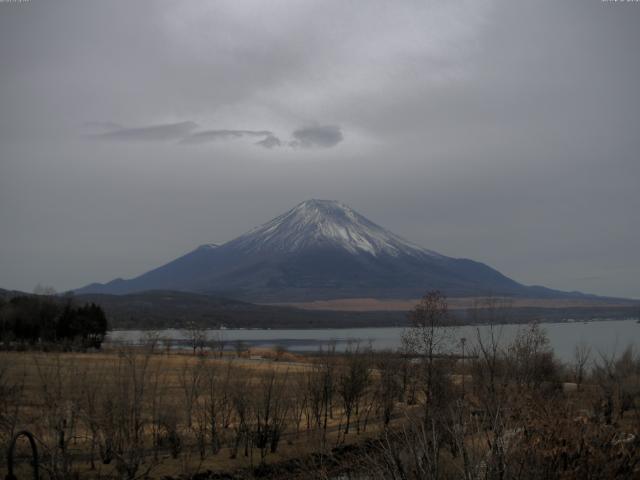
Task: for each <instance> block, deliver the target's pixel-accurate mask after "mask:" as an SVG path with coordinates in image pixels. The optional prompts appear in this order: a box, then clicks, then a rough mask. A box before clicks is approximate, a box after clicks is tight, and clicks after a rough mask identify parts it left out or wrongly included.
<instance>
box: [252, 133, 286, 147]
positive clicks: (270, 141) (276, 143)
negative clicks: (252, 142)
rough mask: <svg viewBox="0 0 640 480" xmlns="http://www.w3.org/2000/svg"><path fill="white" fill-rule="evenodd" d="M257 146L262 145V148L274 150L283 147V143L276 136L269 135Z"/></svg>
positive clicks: (257, 143)
mask: <svg viewBox="0 0 640 480" xmlns="http://www.w3.org/2000/svg"><path fill="white" fill-rule="evenodd" d="M256 145H260V146H261V147H264V148H274V147H281V146H282V142H281V141H280V139H279V138H278V137H276V136H275V135H267V136H266V137H265V138H264V139H262V140H260V141H258V142H256Z"/></svg>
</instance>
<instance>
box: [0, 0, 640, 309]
mask: <svg viewBox="0 0 640 480" xmlns="http://www.w3.org/2000/svg"><path fill="white" fill-rule="evenodd" d="M367 5H370V8H367V9H362V8H361V7H360V6H359V5H358V4H357V3H355V2H344V0H323V2H278V1H276V2H264V1H263V0H244V1H242V2H238V1H236V0H218V1H216V2H207V1H205V0H192V1H190V2H171V1H166V0H138V1H135V2H131V1H127V0H112V1H109V2H87V1H82V0H59V1H56V2H46V1H38V0H33V1H31V2H26V3H21V4H11V3H6V4H2V5H1V7H2V8H1V10H2V12H1V13H0V64H1V65H2V68H0V225H2V228H0V287H9V288H21V289H27V290H29V289H31V288H33V286H34V285H35V284H37V283H38V282H41V283H43V284H51V285H54V286H55V287H57V288H58V289H59V290H64V289H67V288H74V287H77V286H78V285H82V284H86V283H89V282H92V281H96V280H99V281H106V280H110V279H112V278H115V277H118V276H124V277H127V276H133V275H137V274H140V273H141V272H143V271H145V270H147V269H149V268H152V267H155V266H157V265H159V264H160V263H162V262H164V261H167V260H170V259H172V258H175V256H176V255H177V252H186V251H188V250H189V249H190V248H192V247H193V246H194V245H200V244H203V243H212V242H213V243H219V242H223V241H225V240H229V239H231V238H232V237H234V236H236V235H238V234H240V233H242V232H244V231H245V230H248V229H250V228H251V227H253V226H255V225H258V224H260V223H262V222H264V221H266V220H267V219H269V218H271V217H272V216H274V215H277V214H279V213H281V212H282V211H284V210H285V209H287V208H288V207H291V206H292V205H295V204H297V203H298V202H300V201H302V200H304V199H306V198H313V197H316V198H333V199H337V200H341V201H343V202H345V203H347V204H350V205H351V206H353V207H354V208H356V209H357V210H359V211H361V212H362V213H363V214H365V215H367V216H369V217H370V218H371V219H373V220H375V221H377V222H378V223H380V224H381V225H384V226H386V227H389V228H390V229H391V230H393V231H395V232H397V233H399V234H401V235H403V236H405V237H407V238H409V239H410V240H412V241H414V242H416V243H419V244H422V245H424V246H426V247H428V248H431V249H434V250H437V251H441V252H442V253H444V254H447V255H452V256H456V257H459V256H464V257H469V258H473V259H476V260H480V261H485V262H487V263H489V264H490V265H492V266H494V267H496V268H498V269H499V270H501V271H503V272H504V273H505V274H508V275H510V276H512V277H513V278H515V279H517V280H520V281H522V282H525V283H531V284H543V285H546V286H549V287H554V288H561V289H566V290H574V289H584V290H586V291H591V292H594V293H600V294H609V295H620V296H637V297H640V286H639V284H638V281H637V279H638V278H640V255H638V250H637V248H638V247H637V246H638V245H640V223H639V222H637V221H636V218H637V216H638V215H637V212H638V211H640V195H638V185H639V184H640V162H639V161H638V152H640V136H639V135H638V112H640V95H638V85H640V56H639V55H638V54H637V45H638V43H640V29H638V24H640V6H639V5H638V4H636V3H633V2H616V3H612V2H600V1H598V0H592V1H584V0H565V1H562V2H558V1H557V0H536V1H526V2H514V1H512V0H457V1H456V2H449V1H446V0H433V1H429V2H424V1H414V0H409V1H405V2H388V1H385V0H370V2H368V4H367ZM87 119H110V120H114V121H117V122H118V123H122V126H120V125H95V124H94V125H88V126H86V128H84V129H83V130H82V134H85V133H86V134H89V133H92V134H98V135H101V134H107V135H106V136H105V141H93V142H87V141H84V140H83V139H84V138H85V137H84V136H83V135H81V134H79V128H78V126H79V125H83V124H84V122H85V121H86V120H87ZM181 119H186V120H191V121H193V122H197V123H198V124H199V125H201V126H200V127H199V128H191V129H189V130H188V131H183V130H181V129H180V128H175V127H174V128H168V129H165V131H163V129H162V128H161V129H160V130H154V129H153V128H152V129H151V131H145V130H144V129H145V128H149V127H154V126H156V127H158V126H160V127H162V126H163V125H164V126H165V127H166V125H167V124H168V123H170V122H179V121H180V120H181ZM316 122H319V124H320V125H326V124H335V125H338V126H340V127H341V128H340V129H339V130H340V132H341V133H342V134H344V137H345V141H342V142H337V140H338V138H339V136H338V135H337V134H336V131H335V130H334V131H333V134H330V135H328V136H327V135H326V132H321V133H320V135H318V134H317V132H313V133H311V135H308V134H305V133H304V132H305V131H307V130H308V128H302V127H308V126H309V125H315V124H316ZM132 126H138V127H140V128H141V129H142V131H139V130H138V131H136V129H133V128H132ZM145 126H146V127H145ZM235 126H240V127H248V128H251V131H254V130H255V131H263V130H264V131H265V132H267V131H269V132H273V137H270V136H269V135H265V136H264V137H259V136H248V135H247V136H243V137H240V139H239V140H233V139H234V138H238V137H236V136H234V135H231V136H230V137H229V138H230V140H223V141H214V140H212V141H211V143H207V144H205V145H203V146H205V147H206V148H187V147H185V146H184V145H180V142H181V140H183V139H184V138H186V137H191V136H192V135H195V134H196V133H198V132H203V131H207V130H214V129H215V130H220V129H222V128H224V129H229V130H237V129H236V128H234V127H235ZM347 126H348V127H347ZM347 128H348V130H347ZM130 130H133V131H132V132H131V131H130ZM166 130H168V132H167V131H166ZM128 131H129V132H128ZM294 131H301V132H302V133H301V134H300V133H299V134H298V136H300V135H301V138H297V137H296V136H294V135H293V134H291V132H294ZM117 132H119V133H117ZM127 132H128V133H127ZM330 133H331V132H330ZM109 137H114V138H109ZM213 137H216V135H213ZM218 137H219V135H218ZM132 138H135V139H142V140H146V141H142V140H141V141H138V142H133V141H116V140H127V139H132ZM347 138H348V140H349V141H348V142H347V141H346V139H347ZM154 139H156V140H157V141H154ZM160 140H165V141H160ZM336 142H337V143H336ZM256 143H257V145H256ZM290 143H293V144H294V145H297V148H292V146H291V145H290ZM303 143H304V144H305V145H315V146H316V148H309V149H303V148H302V144H303ZM328 145H334V148H321V146H328ZM336 146H337V147H339V148H337V147H336ZM269 148H271V150H269ZM303 155H304V156H308V157H309V158H310V159H312V160H313V161H300V158H301V157H302V156H303ZM177 159H179V160H180V161H176V160H177ZM283 179H286V181H283ZM617 266H622V267H624V268H622V269H620V270H616V271H615V274H614V273H606V272H611V269H612V268H613V267H617ZM601 272H605V273H602V274H601ZM592 274H593V275H599V276H600V277H601V278H600V279H593V280H576V279H577V278H579V277H585V276H586V275H592Z"/></svg>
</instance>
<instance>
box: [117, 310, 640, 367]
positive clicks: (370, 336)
mask: <svg viewBox="0 0 640 480" xmlns="http://www.w3.org/2000/svg"><path fill="white" fill-rule="evenodd" d="M541 326H542V328H543V329H544V330H545V331H546V332H547V335H548V337H549V341H550V344H551V347H552V348H553V350H554V352H555V353H556V355H557V357H558V358H559V359H561V360H563V361H565V362H568V361H571V359H572V358H573V352H574V349H575V346H576V345H578V344H580V343H586V344H587V345H589V346H590V347H591V349H592V353H593V354H594V355H596V356H597V355H598V353H599V352H601V353H603V354H606V355H609V354H619V353H621V352H622V351H623V350H624V349H625V348H626V347H627V346H629V345H632V346H634V347H636V348H637V347H640V323H637V321H636V320H606V321H590V322H563V323H544V324H541ZM525 327H526V325H511V324H507V325H500V326H499V327H495V328H498V329H499V330H500V332H501V336H500V338H501V341H502V342H503V343H504V344H506V343H508V342H510V341H511V340H512V339H513V338H514V337H515V336H516V334H517V332H518V331H519V329H522V328H525ZM404 330H405V328H403V327H389V328H344V329H339V328H335V329H315V330H302V329H291V330H269V329H247V330H244V329H242V330H239V329H238V330H236V329H228V330H208V331H207V333H208V336H209V338H215V336H217V335H221V336H222V338H223V339H224V341H225V342H226V348H227V349H231V348H233V346H234V344H235V343H236V342H238V341H242V342H243V343H245V344H246V345H247V346H254V347H267V348H268V347H274V346H282V347H285V348H286V349H287V350H289V351H293V352H310V351H315V350H318V349H319V348H321V347H323V346H326V345H327V344H329V343H335V345H336V350H339V351H340V350H344V349H345V348H347V345H348V344H349V343H350V342H354V341H359V342H360V344H361V345H369V344H370V345H371V346H372V348H374V349H377V350H384V349H397V348H398V347H400V346H401V338H402V332H403V331H404ZM478 330H479V332H480V334H481V335H485V334H486V333H487V332H488V327H487V326H484V325H481V326H478V327H476V326H461V327H455V328H454V329H453V331H452V341H451V350H452V351H455V352H458V351H459V350H460V347H459V345H460V339H461V338H466V339H467V347H466V348H467V349H469V348H470V347H472V346H473V344H474V343H475V341H476V338H477V334H478ZM158 333H159V334H160V336H163V337H169V338H172V339H174V340H176V341H180V340H185V339H186V334H185V332H184V331H183V330H171V329H169V330H161V331H159V332H158ZM146 334H147V332H145V331H141V330H114V331H112V332H110V333H109V335H108V336H107V342H112V343H120V342H122V343H128V344H139V343H141V341H143V339H144V337H145V335H146Z"/></svg>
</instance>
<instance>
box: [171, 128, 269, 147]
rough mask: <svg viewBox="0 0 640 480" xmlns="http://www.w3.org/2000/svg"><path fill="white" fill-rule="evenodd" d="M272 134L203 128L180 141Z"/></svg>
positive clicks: (202, 141)
mask: <svg viewBox="0 0 640 480" xmlns="http://www.w3.org/2000/svg"><path fill="white" fill-rule="evenodd" d="M272 135H273V134H272V133H271V132H270V131H268V130H204V131H202V132H195V133H193V134H191V135H189V136H187V137H184V138H183V139H182V140H181V141H180V143H190V144H199V143H208V142H216V141H219V140H231V139H235V138H242V137H268V136H272Z"/></svg>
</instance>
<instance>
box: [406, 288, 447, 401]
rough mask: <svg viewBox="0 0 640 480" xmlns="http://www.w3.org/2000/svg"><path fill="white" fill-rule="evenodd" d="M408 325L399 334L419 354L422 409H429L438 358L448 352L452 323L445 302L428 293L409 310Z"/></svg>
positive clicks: (439, 296) (440, 295) (432, 292)
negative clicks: (423, 405)
mask: <svg viewBox="0 0 640 480" xmlns="http://www.w3.org/2000/svg"><path fill="white" fill-rule="evenodd" d="M409 320H410V321H411V327H410V328H409V329H407V330H406V331H405V332H404V333H403V336H402V342H403V344H404V345H405V346H406V349H407V350H408V351H409V352H412V353H413V354H415V355H418V356H419V357H420V359H421V365H422V366H423V370H424V395H425V409H427V410H428V409H429V407H430V404H431V402H432V400H433V394H434V391H435V387H436V385H435V381H436V378H437V377H439V375H438V374H437V372H436V369H437V368H438V365H437V360H438V357H440V356H442V355H443V354H445V353H447V352H448V347H450V344H451V340H452V333H453V332H452V329H451V326H452V322H451V318H450V317H449V312H448V306H447V301H446V298H445V297H444V295H442V294H441V293H440V292H438V291H431V292H428V293H427V294H426V295H424V296H423V297H422V299H421V300H420V301H419V302H418V304H417V305H416V306H415V307H414V309H413V310H412V311H411V312H410V313H409Z"/></svg>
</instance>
